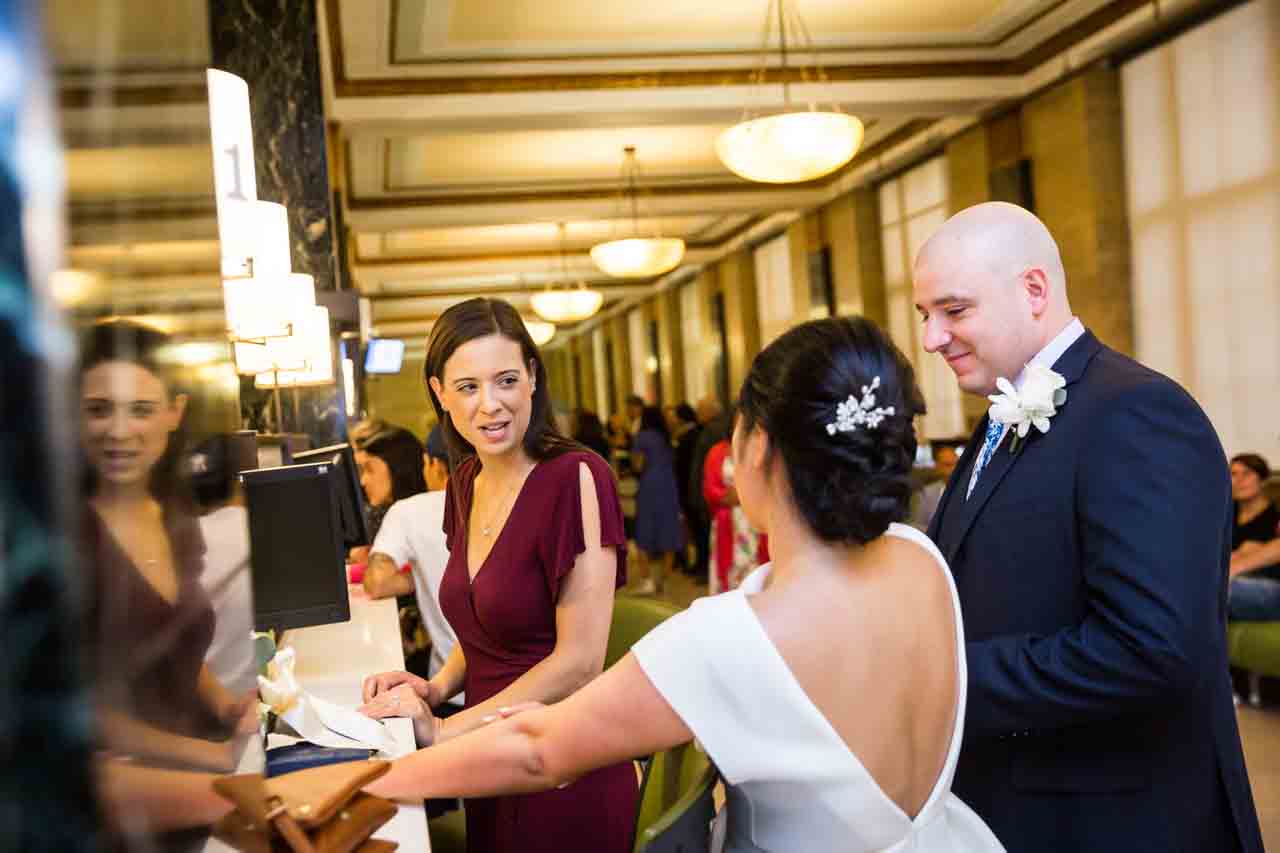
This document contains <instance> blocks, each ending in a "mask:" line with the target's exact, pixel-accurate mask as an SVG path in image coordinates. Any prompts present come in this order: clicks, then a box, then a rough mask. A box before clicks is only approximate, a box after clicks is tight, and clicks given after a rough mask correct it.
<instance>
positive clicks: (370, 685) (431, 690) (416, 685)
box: [360, 669, 445, 708]
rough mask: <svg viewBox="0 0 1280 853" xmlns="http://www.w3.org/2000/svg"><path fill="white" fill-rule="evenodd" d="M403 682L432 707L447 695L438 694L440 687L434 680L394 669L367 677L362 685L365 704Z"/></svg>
mask: <svg viewBox="0 0 1280 853" xmlns="http://www.w3.org/2000/svg"><path fill="white" fill-rule="evenodd" d="M402 684H403V685H407V686H408V687H410V688H411V689H412V690H413V692H414V693H416V694H418V698H420V699H422V700H423V701H424V702H426V703H427V705H429V706H430V707H432V708H434V707H436V706H437V705H439V704H440V703H441V702H443V701H444V698H445V697H444V696H440V695H438V694H439V688H438V687H436V686H435V685H434V684H432V682H430V681H427V680H426V679H425V678H422V677H421V676H417V675H414V674H413V673H412V672H405V671H404V670H400V669H398V670H392V671H391V672H380V673H378V674H377V675H371V676H369V677H368V678H366V679H365V680H364V684H363V686H362V687H361V691H360V692H361V697H362V698H363V699H364V702H365V704H368V703H369V702H371V701H373V700H374V699H376V698H377V697H378V696H379V695H381V694H383V693H386V692H388V691H390V690H394V689H396V688H397V687H399V686H400V685H402Z"/></svg>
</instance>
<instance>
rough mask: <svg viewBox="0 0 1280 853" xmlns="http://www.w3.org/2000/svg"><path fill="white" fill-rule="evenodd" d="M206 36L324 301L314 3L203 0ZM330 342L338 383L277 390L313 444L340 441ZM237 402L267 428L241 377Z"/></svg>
mask: <svg viewBox="0 0 1280 853" xmlns="http://www.w3.org/2000/svg"><path fill="white" fill-rule="evenodd" d="M209 42H210V53H211V60H212V61H211V64H212V66H213V67H214V68H219V69H222V70H224V71H229V72H231V73H232V74H236V75H238V76H240V77H242V78H244V80H245V82H247V83H248V85H249V105H250V110H251V112H252V121H253V141H254V161H255V165H256V171H257V176H258V198H260V199H262V200H264V201H273V202H276V203H278V204H282V205H284V206H285V208H287V209H288V211H289V238H290V239H289V241H290V255H291V259H292V264H293V269H294V271H295V272H302V273H307V274H308V275H311V276H312V277H314V278H315V284H316V291H317V301H321V300H323V299H324V294H326V293H331V292H332V291H334V290H336V289H337V279H338V276H337V264H336V261H335V257H334V248H333V247H334V240H333V217H332V212H331V208H330V197H331V187H330V183H329V170H328V157H327V150H326V125H325V118H324V98H323V93H322V80H321V76H320V44H319V32H318V29H317V23H316V3H315V0H274V2H271V3H263V2H259V0H209ZM333 341H334V347H333V349H334V353H335V364H334V379H335V381H334V384H332V385H325V386H321V387H317V388H303V389H300V390H297V391H294V390H282V391H281V395H282V396H281V402H282V408H283V410H284V418H283V419H284V426H285V428H286V429H288V431H290V432H303V433H306V434H307V435H308V436H309V437H310V440H311V444H312V446H320V445H325V444H332V443H334V442H338V441H345V440H346V404H345V398H344V394H343V390H342V370H341V365H340V364H338V363H336V358H337V356H336V353H337V351H338V346H337V337H336V335H335V336H333ZM295 395H296V400H295ZM241 400H242V411H246V412H248V413H252V414H251V417H250V419H249V426H250V427H251V428H255V429H260V430H262V429H265V424H264V423H263V422H262V420H261V419H260V414H261V413H262V412H263V411H264V410H268V411H269V410H270V409H271V406H270V403H269V401H265V400H264V395H263V392H261V391H258V390H256V389H254V388H253V383H252V382H251V381H249V382H242V383H241ZM264 402H266V403H267V405H266V406H265V407H264V406H263V403H264ZM295 403H296V406H295ZM424 405H425V402H424ZM295 410H296V412H297V415H296V416H295ZM417 420H418V419H414V421H415V423H416V422H417ZM406 425H409V424H406Z"/></svg>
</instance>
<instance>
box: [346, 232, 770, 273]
mask: <svg viewBox="0 0 1280 853" xmlns="http://www.w3.org/2000/svg"><path fill="white" fill-rule="evenodd" d="M726 216H728V214H726ZM724 218H725V217H721V220H723V219H724ZM762 218H763V217H760V216H754V217H748V218H747V221H746V222H744V223H742V224H741V225H738V226H736V227H734V228H733V229H731V230H730V231H728V232H726V234H725V235H724V236H723V237H720V238H718V239H715V240H705V241H702V242H690V243H688V247H689V249H690V250H695V251H696V250H701V249H716V248H718V247H719V246H721V245H723V244H724V243H725V242H727V241H729V240H732V239H733V238H734V237H737V236H738V235H739V234H741V233H743V232H744V231H747V230H749V229H750V228H751V227H752V226H753V225H755V224H756V223H757V222H759V221H760V219H762ZM570 254H583V255H585V254H586V250H585V249H584V250H582V251H580V252H571V253H570ZM559 256H560V252H559V251H558V250H557V251H547V252H492V253H487V254H471V255H461V254H459V255H450V254H425V255H390V256H386V257H376V258H369V257H365V256H363V255H361V254H360V253H359V250H358V249H357V251H356V254H355V256H354V258H353V259H352V260H353V262H354V263H356V264H363V265H367V266H378V267H384V266H417V265H421V264H434V263H485V262H488V261H520V260H530V261H543V260H554V259H556V258H557V257H559ZM596 280H597V279H594V278H592V281H596ZM598 280H599V281H601V282H604V281H611V282H617V280H616V279H610V278H606V277H601V278H600V279H598ZM542 286H543V285H539V287H542ZM592 286H593V287H594V286H595V285H592ZM619 286H626V285H625V283H620V284H619Z"/></svg>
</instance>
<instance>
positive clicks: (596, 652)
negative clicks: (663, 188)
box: [362, 299, 638, 853]
mask: <svg viewBox="0 0 1280 853" xmlns="http://www.w3.org/2000/svg"><path fill="white" fill-rule="evenodd" d="M425 373H426V378H427V381H428V383H429V384H430V386H431V402H432V405H433V406H434V407H435V410H436V414H437V415H438V416H439V417H440V422H441V423H442V424H443V425H444V432H445V436H446V438H447V440H448V443H449V448H450V453H451V455H453V457H454V463H455V464H454V466H453V467H454V473H453V475H452V476H451V477H450V480H449V486H448V495H447V498H446V502H445V518H444V532H445V536H446V540H447V542H448V546H449V563H448V565H447V567H446V569H445V574H444V580H443V581H442V583H441V586H440V606H441V609H442V610H443V611H444V615H445V617H446V618H447V619H448V620H449V623H450V625H452V627H453V629H454V630H455V631H456V632H457V635H458V645H457V646H455V647H454V651H453V654H452V655H451V656H450V658H449V660H448V661H447V662H446V663H445V665H444V667H443V668H442V669H441V670H440V672H438V673H437V674H436V675H435V677H433V678H432V679H431V680H430V681H424V680H423V679H421V678H418V677H416V676H413V675H410V674H408V673H403V672H396V673H383V674H381V675H376V676H371V677H370V678H369V679H367V680H366V682H365V687H364V695H365V702H366V705H365V706H364V708H363V709H362V710H364V711H365V712H366V713H368V714H369V715H370V716H374V717H382V716H399V715H402V714H403V715H407V714H408V713H409V712H410V709H411V707H419V708H420V707H421V704H422V703H425V704H426V705H427V706H428V707H430V708H434V707H436V706H438V705H439V704H440V703H441V702H443V701H445V700H446V699H448V698H450V697H451V696H453V695H455V694H457V693H458V692H459V691H460V690H465V692H466V701H467V705H466V709H465V710H463V711H462V712H461V713H458V714H455V715H453V716H451V717H449V718H448V719H435V718H433V717H431V716H430V715H425V716H422V717H417V718H415V720H414V730H415V733H416V735H417V738H418V743H419V745H420V746H430V745H432V744H436V743H441V742H443V741H446V740H449V739H451V738H454V737H457V736H459V735H462V734H465V733H466V732H468V731H471V730H473V729H475V728H477V727H479V726H482V725H484V724H485V723H486V722H488V721H489V720H490V719H491V718H493V717H495V716H496V715H497V714H498V711H499V709H500V708H506V707H508V706H512V705H516V704H518V703H522V702H530V701H533V702H543V703H547V704H550V703H554V702H557V701H559V700H561V699H563V698H565V697H566V696H568V695H570V694H571V693H573V692H574V691H575V690H577V689H578V688H580V687H582V686H583V685H585V684H586V683H587V682H589V681H590V680H591V679H593V678H595V676H596V675H598V674H599V673H600V671H601V669H602V668H603V665H604V656H605V646H606V644H607V641H608V638H609V623H610V620H611V619H612V615H613V594H614V590H615V589H617V588H618V587H620V586H622V585H623V583H624V582H625V580H626V565H625V559H626V534H625V532H624V528H623V522H622V507H621V504H620V503H619V501H618V494H617V489H616V485H615V483H614V479H613V473H612V471H611V470H610V469H609V466H608V465H607V464H606V463H605V462H604V461H603V460H602V459H601V458H600V457H599V456H597V455H596V454H595V453H592V452H591V451H589V450H587V449H586V448H585V447H582V446H581V445H579V444H577V443H576V442H573V441H570V440H569V439H567V438H565V437H564V436H561V435H560V434H558V433H557V432H556V430H555V427H554V426H553V425H552V423H551V418H550V413H551V398H550V394H549V389H548V388H547V379H546V369H545V368H544V366H543V364H542V361H541V359H540V358H539V356H538V351H537V347H536V346H535V345H534V343H533V341H532V339H530V337H529V334H528V332H527V331H526V330H525V327H524V323H523V321H522V320H521V319H520V315H519V314H518V313H517V312H516V310H515V309H514V308H512V307H511V305H509V304H508V303H506V302H502V301H500V300H495V299H471V300H468V301H466V302H463V303H460V304H458V305H455V306H454V307H452V308H450V309H449V310H448V311H446V312H445V313H444V315H443V316H441V317H440V319H439V320H437V321H436V324H435V327H434V329H433V330H432V333H431V338H430V340H429V342H428V348H427V360H426V369H425ZM408 690H412V691H413V692H414V693H415V694H416V697H413V696H408V695H406V694H405V693H404V691H408ZM402 699H403V701H402ZM418 699H421V700H422V702H421V703H420V702H418V701H417V700H418ZM637 798H638V792H637V786H636V775H635V770H634V768H633V766H632V764H631V763H630V762H624V763H622V764H616V765H612V766H609V767H605V768H603V769H600V770H596V771H593V772H591V773H589V774H587V775H585V776H583V777H581V778H580V779H577V780H576V781H574V782H573V783H572V784H571V785H568V786H567V787H565V788H562V789H559V790H553V791H545V792H541V793H531V794H519V795H512V796H503V797H489V798H482V799H469V800H467V801H466V812H467V847H468V849H469V850H470V851H472V853H515V851H520V853H539V851H547V853H552V851H556V852H557V853H573V851H582V853H587V851H591V853H623V851H627V850H630V849H631V843H632V832H633V830H634V825H635V817H636V806H637Z"/></svg>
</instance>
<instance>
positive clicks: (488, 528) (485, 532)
mask: <svg viewBox="0 0 1280 853" xmlns="http://www.w3.org/2000/svg"><path fill="white" fill-rule="evenodd" d="M520 482H524V480H523V478H522V479H521V480H520ZM515 488H516V484H515V483H512V484H511V485H509V486H507V490H506V492H504V493H503V495H502V501H501V502H500V503H499V504H498V510H497V512H495V513H494V514H493V515H491V516H489V523H488V524H482V525H480V535H482V536H484V537H485V538H486V539H487V538H489V537H490V536H492V535H493V523H494V522H495V521H497V520H498V517H499V516H500V515H502V512H503V510H505V509H506V507H507V498H509V497H511V495H512V493H513V492H514V491H515Z"/></svg>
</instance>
